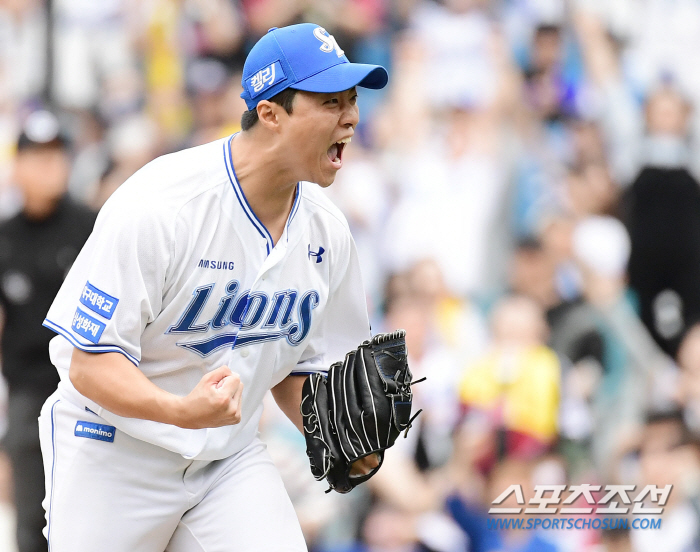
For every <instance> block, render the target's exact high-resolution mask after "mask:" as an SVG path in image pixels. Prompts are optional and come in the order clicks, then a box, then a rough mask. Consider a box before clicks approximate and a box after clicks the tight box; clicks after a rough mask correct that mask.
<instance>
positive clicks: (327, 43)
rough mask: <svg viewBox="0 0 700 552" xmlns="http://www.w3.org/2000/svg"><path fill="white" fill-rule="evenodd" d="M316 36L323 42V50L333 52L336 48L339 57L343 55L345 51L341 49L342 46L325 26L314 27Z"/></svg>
mask: <svg viewBox="0 0 700 552" xmlns="http://www.w3.org/2000/svg"><path fill="white" fill-rule="evenodd" d="M314 36H315V37H316V38H318V39H319V40H320V41H321V42H323V44H321V51H322V52H328V53H330V52H332V51H333V50H335V53H336V54H338V57H342V56H343V54H345V52H343V50H341V48H340V46H338V43H337V42H336V41H335V38H333V35H332V34H330V33H329V32H328V31H327V30H326V29H324V28H323V27H316V28H315V29H314Z"/></svg>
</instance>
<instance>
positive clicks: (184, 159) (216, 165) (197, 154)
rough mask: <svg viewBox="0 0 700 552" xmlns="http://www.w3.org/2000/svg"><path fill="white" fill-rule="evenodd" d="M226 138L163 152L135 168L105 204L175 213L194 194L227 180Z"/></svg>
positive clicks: (118, 207) (128, 208)
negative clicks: (224, 150)
mask: <svg viewBox="0 0 700 552" xmlns="http://www.w3.org/2000/svg"><path fill="white" fill-rule="evenodd" d="M224 142H225V139H221V140H216V141H214V142H209V143H207V144H203V145H201V146H195V147H192V148H187V149H184V150H180V151H177V152H174V153H169V154H166V155H161V156H160V157H157V158H156V159H154V160H153V161H151V162H150V163H147V164H146V165H144V166H143V167H142V168H141V169H139V170H138V171H136V173H134V174H133V175H132V176H131V177H130V178H129V179H127V181H126V182H125V183H124V184H122V185H121V186H120V187H119V189H118V190H117V191H116V192H115V193H114V194H113V195H112V197H110V199H109V200H108V202H107V203H106V204H105V207H107V208H108V209H120V210H123V209H127V210H129V211H131V212H134V213H138V212H141V211H144V210H145V211H148V212H149V213H162V214H164V215H174V214H176V212H177V211H179V210H180V208H181V207H182V206H183V205H184V204H186V203H188V202H189V201H191V200H192V199H193V198H195V197H197V196H198V195H201V194H203V193H207V192H211V191H213V190H215V189H216V188H219V187H221V186H222V185H223V184H224V183H225V180H224V178H223V177H224V176H225V174H226V173H225V164H224V161H223V145H224Z"/></svg>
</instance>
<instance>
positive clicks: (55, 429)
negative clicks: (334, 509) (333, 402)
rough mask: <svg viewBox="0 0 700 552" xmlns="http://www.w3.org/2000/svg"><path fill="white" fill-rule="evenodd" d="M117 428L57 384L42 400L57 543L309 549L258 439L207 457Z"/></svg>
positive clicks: (54, 548) (85, 548)
mask: <svg viewBox="0 0 700 552" xmlns="http://www.w3.org/2000/svg"><path fill="white" fill-rule="evenodd" d="M110 428H111V426H109V424H107V423H106V422H105V421H104V420H103V419H102V418H100V417H99V416H97V415H96V414H94V413H92V412H91V411H87V410H82V409H81V408H80V407H78V406H76V405H74V404H72V403H70V402H67V401H66V400H65V399H62V398H61V397H60V395H59V394H58V393H54V395H52V396H51V397H50V398H49V400H48V401H47V402H46V403H45V404H44V407H43V409H42V412H41V416H40V418H39V430H40V437H41V450H42V454H43V456H44V467H45V473H46V498H45V499H44V503H43V504H44V509H45V510H46V520H47V525H46V528H45V529H44V535H45V536H46V537H47V539H48V542H49V551H50V552H95V551H98V550H99V551H100V552H164V551H167V552H267V551H270V552H287V551H289V552H306V550H307V548H306V545H305V543H304V538H303V536H302V533H301V529H300V527H299V522H298V520H297V517H296V514H295V512H294V509H293V507H292V504H291V501H290V500H289V497H288V495H287V493H286V491H285V489H284V486H283V484H282V480H281V479H280V476H279V474H278V472H277V469H276V468H275V466H274V464H273V463H272V460H271V459H270V456H269V455H268V453H267V450H266V447H265V444H264V443H262V442H261V441H260V440H259V439H257V438H256V439H254V440H253V442H252V443H251V444H250V445H248V446H247V447H246V448H244V449H243V450H241V451H240V452H238V453H236V454H235V455H233V456H231V457H229V458H225V459H223V460H217V461H213V462H207V461H201V460H199V461H198V460H186V459H184V458H183V457H182V456H180V455H179V454H176V453H173V452H170V451H167V450H165V449H163V448H160V447H157V446H154V445H151V444H149V443H145V442H144V441H141V440H138V439H134V438H133V437H130V436H129V435H126V434H125V433H123V432H120V431H119V430H114V429H113V428H111V429H110Z"/></svg>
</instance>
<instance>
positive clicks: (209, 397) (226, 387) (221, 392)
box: [175, 366, 243, 429]
mask: <svg viewBox="0 0 700 552" xmlns="http://www.w3.org/2000/svg"><path fill="white" fill-rule="evenodd" d="M242 394H243V382H241V378H240V377H239V376H238V374H236V373H235V372H232V371H231V370H229V368H228V366H221V367H219V368H217V369H216V370H213V371H212V372H209V373H208V374H205V375H204V376H203V377H202V379H201V380H200V381H199V383H198V384H197V386H196V387H195V388H194V389H193V390H192V391H191V392H190V394H189V395H187V396H185V397H182V398H181V400H180V404H179V408H178V419H177V422H176V423H175V425H177V426H179V427H184V428H187V429H201V428H205V427H221V426H226V425H234V424H237V423H239V422H240V421H241V396H242Z"/></svg>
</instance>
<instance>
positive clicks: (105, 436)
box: [75, 420, 117, 443]
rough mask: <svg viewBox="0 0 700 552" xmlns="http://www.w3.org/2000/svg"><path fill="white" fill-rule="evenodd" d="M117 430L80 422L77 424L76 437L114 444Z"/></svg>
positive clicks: (111, 427)
mask: <svg viewBox="0 0 700 552" xmlns="http://www.w3.org/2000/svg"><path fill="white" fill-rule="evenodd" d="M116 432H117V428H116V427H114V426H108V425H104V424H93V423H92V422H83V421H82V420H79V421H78V422H77V423H76V424H75V436H76V437H87V438H88V439H97V440H98V441H107V442H108V443H113V442H114V434H115V433H116Z"/></svg>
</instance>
